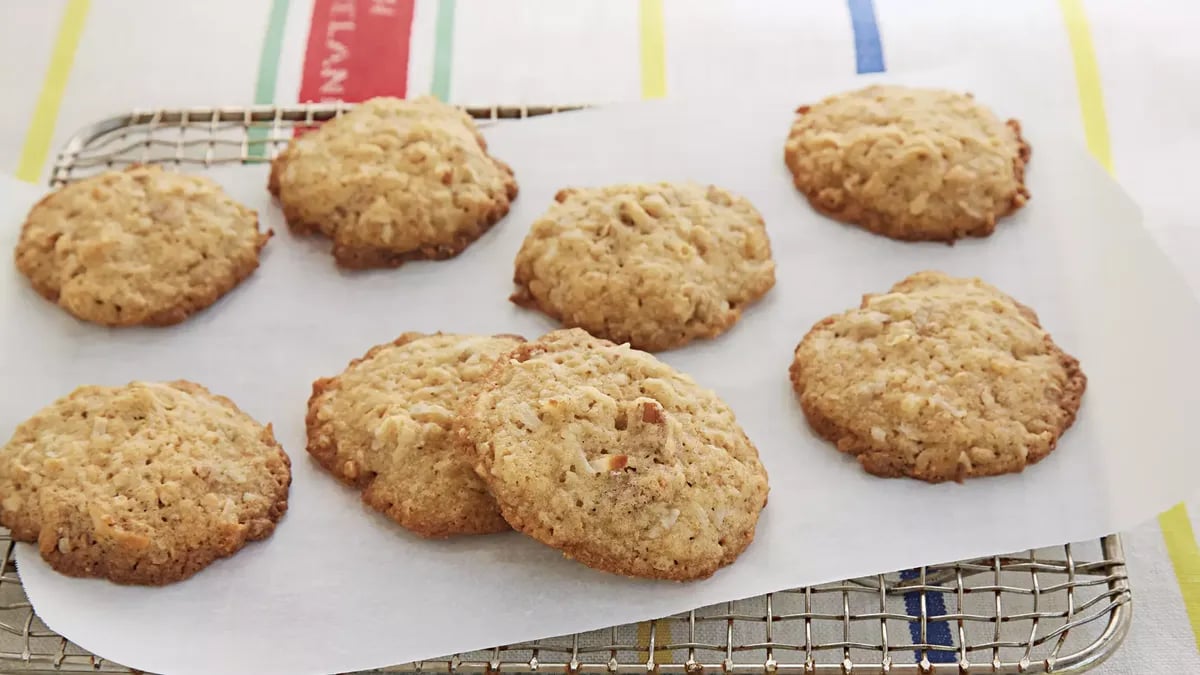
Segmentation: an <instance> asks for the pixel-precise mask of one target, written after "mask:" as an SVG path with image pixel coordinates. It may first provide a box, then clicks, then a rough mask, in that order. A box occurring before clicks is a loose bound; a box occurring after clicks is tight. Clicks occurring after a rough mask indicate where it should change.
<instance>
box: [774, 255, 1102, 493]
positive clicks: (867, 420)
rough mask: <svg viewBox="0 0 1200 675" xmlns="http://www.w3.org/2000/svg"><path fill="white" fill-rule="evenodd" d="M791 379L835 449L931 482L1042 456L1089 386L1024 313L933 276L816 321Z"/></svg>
mask: <svg viewBox="0 0 1200 675" xmlns="http://www.w3.org/2000/svg"><path fill="white" fill-rule="evenodd" d="M791 377H792V384H793V386H794V387H795V390H796V393H797V395H798V396H799V398H800V405H801V407H802V408H803V409H804V414H805V416H806V417H807V418H808V421H809V423H810V424H811V425H812V427H813V429H814V430H815V431H816V432H817V433H818V434H820V435H821V436H823V437H825V438H827V439H829V440H830V441H833V442H834V443H835V444H836V445H837V448H838V450H841V451H842V452H846V453H849V454H852V455H854V456H856V457H857V458H858V461H859V462H860V463H861V464H862V466H863V468H864V469H866V470H867V471H869V472H870V473H873V474H875V475H878V476H911V477H913V478H920V479H922V480H926V481H930V482H935V483H936V482H941V481H946V480H956V481H962V480H963V479H964V478H974V477H978V476H990V475H995V474H1002V473H1011V472H1019V471H1021V470H1022V469H1024V468H1025V467H1026V466H1028V465H1030V464H1033V463H1034V462H1037V461H1039V460H1041V459H1042V458H1044V457H1046V456H1047V455H1049V454H1050V452H1051V451H1052V450H1054V447H1055V445H1056V444H1057V442H1058V439H1059V437H1060V436H1061V435H1062V433H1063V432H1064V431H1065V430H1066V429H1067V428H1068V427H1070V426H1071V423H1072V422H1074V421H1075V413H1076V411H1077V410H1078V409H1079V403H1080V398H1081V397H1082V396H1083V392H1084V389H1085V388H1086V387H1087V378H1086V377H1085V376H1084V374H1083V372H1082V371H1081V370H1080V369H1079V362H1078V361H1076V360H1075V359H1074V358H1073V357H1071V356H1069V355H1068V354H1066V353H1065V352H1063V350H1062V349H1060V348H1059V347H1058V345H1056V344H1055V343H1054V341H1053V340H1051V339H1050V335H1049V334H1047V333H1046V331H1044V330H1042V328H1041V326H1040V325H1039V324H1038V319H1037V315H1036V314H1034V313H1033V311H1032V310H1030V309H1029V308H1028V307H1025V306H1024V305H1021V304H1020V303H1018V302H1016V301H1015V300H1013V299H1012V298H1010V297H1008V296H1007V295H1005V294H1004V293H1001V292H1000V291H998V290H996V289H995V288H993V287H992V286H989V285H988V284H986V283H984V282H982V281H980V280H978V279H958V278H954V277H949V276H946V275H945V274H942V273H940V272H919V273H917V274H914V275H912V276H910V277H908V278H906V279H904V280H903V281H901V282H900V283H898V284H896V285H895V286H893V287H892V289H891V291H890V292H888V293H882V294H879V295H866V296H863V301H862V305H861V306H860V307H859V308H858V309H852V310H849V311H847V312H843V313H841V314H837V315H834V316H830V317H827V318H825V319H822V320H821V321H819V322H817V324H816V325H815V326H813V328H812V330H811V331H809V333H808V334H807V335H805V336H804V339H803V340H802V341H801V342H800V344H799V346H797V347H796V353H795V360H794V361H793V362H792V366H791Z"/></svg>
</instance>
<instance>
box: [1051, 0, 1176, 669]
mask: <svg viewBox="0 0 1200 675" xmlns="http://www.w3.org/2000/svg"><path fill="white" fill-rule="evenodd" d="M1059 6H1060V7H1062V14H1063V21H1064V22H1065V23H1066V26H1067V38H1068V40H1069V41H1070V44H1071V56H1072V58H1073V59H1074V61H1075V83H1076V86H1077V87H1078V88H1079V107H1080V109H1081V112H1082V113H1083V129H1084V134H1085V136H1086V138H1087V144H1088V150H1090V151H1091V152H1092V155H1094V156H1095V157H1096V160H1097V161H1099V162H1100V163H1101V164H1102V165H1104V168H1106V169H1108V171H1109V172H1110V173H1111V172H1112V171H1113V159H1112V147H1111V145H1110V144H1109V137H1108V117H1107V116H1106V115H1105V114H1104V94H1103V91H1102V89H1101V86H1100V68H1099V66H1097V64H1096V51H1095V48H1094V47H1093V45H1092V34H1091V31H1090V30H1089V29H1088V22H1087V16H1086V15H1085V14H1084V11H1083V0H1059ZM1158 524H1159V527H1161V528H1162V533H1163V541H1164V542H1166V545H1167V555H1168V556H1169V557H1170V558H1171V565H1172V567H1174V568H1175V580H1176V581H1177V582H1178V584H1179V594H1180V596H1182V598H1183V604H1184V606H1185V607H1187V613H1188V620H1189V622H1190V623H1191V625H1192V634H1193V636H1194V637H1195V641H1196V645H1197V647H1200V546H1197V544H1196V534H1195V532H1194V531H1193V530H1192V522H1191V519H1189V518H1188V512H1187V508H1186V507H1185V506H1184V505H1183V504H1176V505H1175V506H1174V507H1172V508H1171V509H1170V510H1168V511H1166V512H1164V513H1163V514H1162V515H1160V516H1159V517H1158Z"/></svg>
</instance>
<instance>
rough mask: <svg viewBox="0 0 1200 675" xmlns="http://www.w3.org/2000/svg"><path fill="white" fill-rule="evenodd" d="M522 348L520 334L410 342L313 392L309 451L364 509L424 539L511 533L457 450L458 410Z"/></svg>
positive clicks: (382, 350) (324, 381) (354, 364)
mask: <svg viewBox="0 0 1200 675" xmlns="http://www.w3.org/2000/svg"><path fill="white" fill-rule="evenodd" d="M522 341H523V339H522V338H520V337H519V336H515V335H495V336H481V335H447V334H442V333H438V334H433V335H426V334H423V333H405V334H403V335H401V336H400V337H399V338H397V339H396V340H394V341H392V342H390V343H387V344H382V345H378V346H376V347H372V348H371V349H370V350H369V351H368V352H367V353H366V354H365V355H363V356H362V357H361V358H357V359H355V360H353V361H351V362H350V365H349V366H347V367H346V370H345V371H343V372H342V373H341V374H340V375H337V376H336V377H331V378H321V379H319V380H317V381H316V382H314V383H313V388H312V397H311V398H310V399H309V403H308V415H307V417H306V426H307V429H308V452H309V454H310V455H312V457H313V459H315V460H316V461H317V462H318V463H319V464H320V465H321V466H322V467H324V468H325V469H326V470H327V471H329V473H331V474H333V475H334V476H336V477H337V478H338V479H340V480H341V481H342V482H343V483H345V484H347V485H350V486H353V487H354V488H356V489H358V490H360V491H361V492H362V500H363V502H364V503H366V504H367V505H368V506H370V507H371V508H373V509H375V510H377V511H379V512H381V513H383V514H384V515H386V516H387V517H388V518H391V519H392V520H394V521H395V522H397V523H399V524H400V525H401V526H403V527H405V528H407V529H409V530H411V531H413V532H415V533H417V534H419V535H421V536H424V537H438V538H440V537H449V536H452V535H460V534H488V533H492V532H503V531H506V530H508V529H509V527H508V523H506V522H505V521H504V519H503V518H502V517H501V516H500V512H499V509H498V508H497V506H496V502H495V500H494V499H492V496H491V494H489V493H488V490H487V486H486V485H484V483H483V481H482V480H481V479H480V478H479V476H477V475H475V473H474V471H473V469H472V463H471V462H468V461H466V459H465V458H464V456H463V455H462V454H461V452H460V451H459V449H458V448H457V446H456V445H455V444H454V443H453V442H451V441H452V439H451V433H450V428H451V425H452V423H453V420H454V415H456V414H457V410H458V408H459V407H460V406H461V405H462V404H463V402H464V401H465V400H466V398H467V397H468V396H469V395H470V393H471V392H472V388H473V387H475V386H477V385H478V384H479V382H480V381H481V380H482V379H483V377H484V376H485V375H486V374H487V373H488V372H489V371H490V370H491V368H492V366H493V365H495V363H496V360H497V359H499V358H500V357H501V356H503V355H505V354H507V353H508V352H509V351H511V350H512V349H513V348H515V347H516V346H517V345H518V344H520V343H521V342H522Z"/></svg>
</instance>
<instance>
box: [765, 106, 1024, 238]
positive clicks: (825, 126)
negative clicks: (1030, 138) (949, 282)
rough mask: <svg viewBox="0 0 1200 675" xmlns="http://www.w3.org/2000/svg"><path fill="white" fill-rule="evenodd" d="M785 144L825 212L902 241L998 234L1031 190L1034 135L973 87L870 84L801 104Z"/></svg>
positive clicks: (799, 178) (795, 170)
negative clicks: (963, 90)
mask: <svg viewBox="0 0 1200 675" xmlns="http://www.w3.org/2000/svg"><path fill="white" fill-rule="evenodd" d="M796 112H797V118H796V120H795V122H794V123H793V125H792V128H791V131H790V133H789V135H788V139H787V142H786V143H785V147H784V161H785V163H786V164H787V167H788V169H789V170H790V171H791V172H792V177H793V181H794V182H795V185H796V187H797V188H798V189H799V190H800V192H802V193H803V194H804V195H805V196H806V197H807V198H808V201H809V203H810V204H812V206H813V207H814V208H815V209H816V210H817V211H819V212H821V213H823V214H825V215H827V216H829V217H831V218H834V219H836V220H840V221H842V222H846V223H852V224H856V225H859V226H861V227H863V228H865V229H867V230H870V231H871V232H875V233H876V234H882V235H884V236H887V237H891V238H893V239H899V240H905V241H919V240H932V241H945V242H953V241H954V240H956V239H960V238H963V237H983V236H987V235H989V234H991V233H992V232H993V231H994V230H995V228H996V223H997V221H998V220H999V219H1000V218H1003V217H1004V216H1006V215H1009V214H1011V213H1012V212H1014V211H1016V210H1017V209H1019V208H1021V206H1023V205H1024V204H1025V202H1026V201H1027V200H1028V199H1029V190H1028V189H1027V188H1026V187H1025V167H1026V165H1027V164H1028V162H1029V157H1030V148H1029V143H1028V142H1026V140H1025V139H1024V138H1023V137H1022V136H1021V125H1020V123H1018V122H1017V121H1016V120H1012V119H1010V120H1008V121H1007V122H1001V121H1000V120H999V119H998V118H997V117H996V116H995V115H994V114H993V113H992V111H991V110H989V109H988V108H986V107H984V106H983V105H981V104H980V103H978V102H977V101H975V99H974V98H973V97H972V96H971V95H970V94H960V93H957V92H951V91H945V90H940V89H921V88H912V87H902V86H894V85H872V86H869V87H865V88H863V89H858V90H854V91H851V92H846V93H842V94H838V95H835V96H831V97H829V98H826V99H825V100H823V101H821V102H819V103H815V104H813V105H805V106H801V107H800V108H798V109H797V111H796Z"/></svg>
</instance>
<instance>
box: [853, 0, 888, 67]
mask: <svg viewBox="0 0 1200 675" xmlns="http://www.w3.org/2000/svg"><path fill="white" fill-rule="evenodd" d="M846 4H847V5H849V7H850V25H851V27H852V28H853V29H854V60H855V64H856V65H857V66H858V72H859V74H862V73H882V72H883V71H884V70H886V68H885V67H884V65H883V44H882V43H880V41H879V25H878V24H877V23H876V21H875V3H873V2H872V1H871V0H847V2H846Z"/></svg>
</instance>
